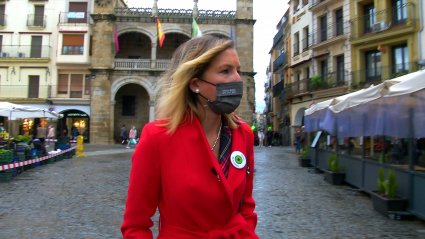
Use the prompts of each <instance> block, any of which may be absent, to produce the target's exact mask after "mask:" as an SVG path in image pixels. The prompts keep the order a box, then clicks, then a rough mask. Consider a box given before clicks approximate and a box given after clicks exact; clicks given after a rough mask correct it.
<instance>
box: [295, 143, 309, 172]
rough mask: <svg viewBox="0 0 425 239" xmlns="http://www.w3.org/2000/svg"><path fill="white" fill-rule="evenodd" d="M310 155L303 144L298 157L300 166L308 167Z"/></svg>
mask: <svg viewBox="0 0 425 239" xmlns="http://www.w3.org/2000/svg"><path fill="white" fill-rule="evenodd" d="M310 160H311V159H310V156H309V155H308V152H307V146H303V147H302V149H301V156H300V157H299V158H298V163H299V165H300V167H309V166H310Z"/></svg>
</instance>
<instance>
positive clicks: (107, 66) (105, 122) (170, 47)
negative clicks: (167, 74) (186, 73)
mask: <svg viewBox="0 0 425 239" xmlns="http://www.w3.org/2000/svg"><path fill="white" fill-rule="evenodd" d="M197 2H198V1H197V0H195V1H194V8H193V9H190V10H174V9H158V8H157V0H155V1H154V5H153V8H151V9H150V8H149V9H146V8H138V9H135V8H127V7H126V6H125V5H122V4H121V5H120V3H116V2H115V1H111V2H110V3H108V4H103V5H102V4H100V5H97V4H95V7H94V14H92V15H91V17H92V18H93V21H94V26H93V53H92V67H91V68H90V71H91V73H92V75H91V78H92V79H91V117H90V126H91V143H95V144H113V143H115V142H117V141H118V139H119V138H120V137H119V129H120V128H121V127H122V125H124V124H125V125H126V126H127V129H129V127H130V126H133V125H134V126H136V128H137V129H138V130H139V132H140V131H141V129H142V128H143V126H144V125H145V124H146V123H148V122H150V121H153V120H155V99H156V96H157V92H158V89H159V84H158V83H159V79H160V77H161V74H162V73H163V72H164V71H165V70H166V69H167V68H168V67H169V65H170V58H171V56H172V54H173V52H174V50H175V49H176V48H177V47H178V46H179V45H181V44H182V43H184V42H185V41H187V40H189V39H190V38H191V37H192V18H193V17H194V18H195V19H196V21H197V23H198V25H199V27H200V28H201V30H202V33H203V34H213V35H218V36H223V37H228V38H231V37H232V36H231V35H232V32H233V39H234V41H235V44H236V51H237V52H238V54H239V60H240V62H241V77H242V80H243V82H244V96H243V98H242V101H241V104H240V106H239V108H238V109H237V111H236V114H237V115H238V116H240V117H241V118H242V119H243V120H244V121H245V122H247V123H249V124H250V123H252V120H253V112H254V105H255V83H254V75H255V73H254V72H253V25H254V23H255V20H253V1H252V0H237V2H236V3H237V10H236V12H234V11H210V10H208V11H204V10H198V7H197ZM117 4H118V5H117ZM156 17H158V18H159V19H160V21H161V25H162V28H163V30H164V34H165V41H164V43H163V46H162V47H159V44H158V40H157V39H158V35H157V23H156ZM115 31H117V35H118V44H119V51H118V52H117V53H116V54H115V38H114V34H115Z"/></svg>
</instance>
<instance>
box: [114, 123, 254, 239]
mask: <svg viewBox="0 0 425 239" xmlns="http://www.w3.org/2000/svg"><path fill="white" fill-rule="evenodd" d="M158 124H159V122H157V121H155V122H151V123H149V124H147V125H145V127H144V128H143V132H142V135H141V138H140V141H139V144H138V145H137V147H136V151H135V152H134V154H133V158H132V162H133V165H132V167H131V174H130V185H129V188H128V197H127V204H126V210H125V213H124V223H123V225H122V227H121V231H122V233H123V236H124V238H152V237H153V236H152V232H151V230H150V229H149V228H150V227H152V226H153V222H152V220H151V217H152V216H153V215H154V213H155V211H156V208H157V207H158V208H159V212H160V223H159V224H160V225H159V235H158V237H157V238H167V239H179V238H185V239H186V238H187V239H192V238H193V239H197V238H235V239H237V238H258V236H257V235H256V234H255V227H256V224H257V214H256V213H254V208H255V202H254V199H253V198H252V188H253V177H254V142H253V140H254V139H253V133H252V130H251V128H250V127H249V126H248V125H247V124H246V123H244V122H241V125H240V127H239V128H238V129H234V130H233V131H232V149H231V152H234V151H240V152H242V153H243V154H244V155H245V157H246V158H247V165H248V167H249V171H250V173H249V174H246V172H247V169H246V167H247V166H245V167H244V168H242V169H237V168H236V167H234V166H233V165H232V164H230V167H229V174H228V178H227V179H226V178H225V177H224V175H223V172H222V170H221V167H220V165H219V163H218V161H217V159H216V158H215V157H214V154H213V153H212V151H211V148H210V147H209V144H208V141H207V139H206V137H205V134H204V133H203V130H202V128H201V125H200V123H199V120H198V119H197V118H196V117H194V120H193V122H189V121H187V122H184V123H182V124H181V125H180V127H179V128H178V129H177V130H176V131H175V133H174V134H172V135H170V134H167V133H166V131H167V128H165V127H160V126H158ZM213 168H214V169H215V172H217V173H218V176H217V175H216V174H214V173H213V172H212V171H213V170H212V169H213ZM218 177H219V178H218ZM242 197H243V202H242V207H241V211H240V213H239V205H240V203H241V199H242Z"/></svg>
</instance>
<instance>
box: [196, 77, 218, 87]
mask: <svg viewBox="0 0 425 239" xmlns="http://www.w3.org/2000/svg"><path fill="white" fill-rule="evenodd" d="M198 79H200V80H201V81H203V82H206V83H208V84H210V85H213V86H217V85H215V84H213V83H211V82H208V81H206V80H203V79H201V78H198Z"/></svg>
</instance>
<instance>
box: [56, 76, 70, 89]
mask: <svg viewBox="0 0 425 239" xmlns="http://www.w3.org/2000/svg"><path fill="white" fill-rule="evenodd" d="M58 94H68V75H67V74H59V82H58Z"/></svg>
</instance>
